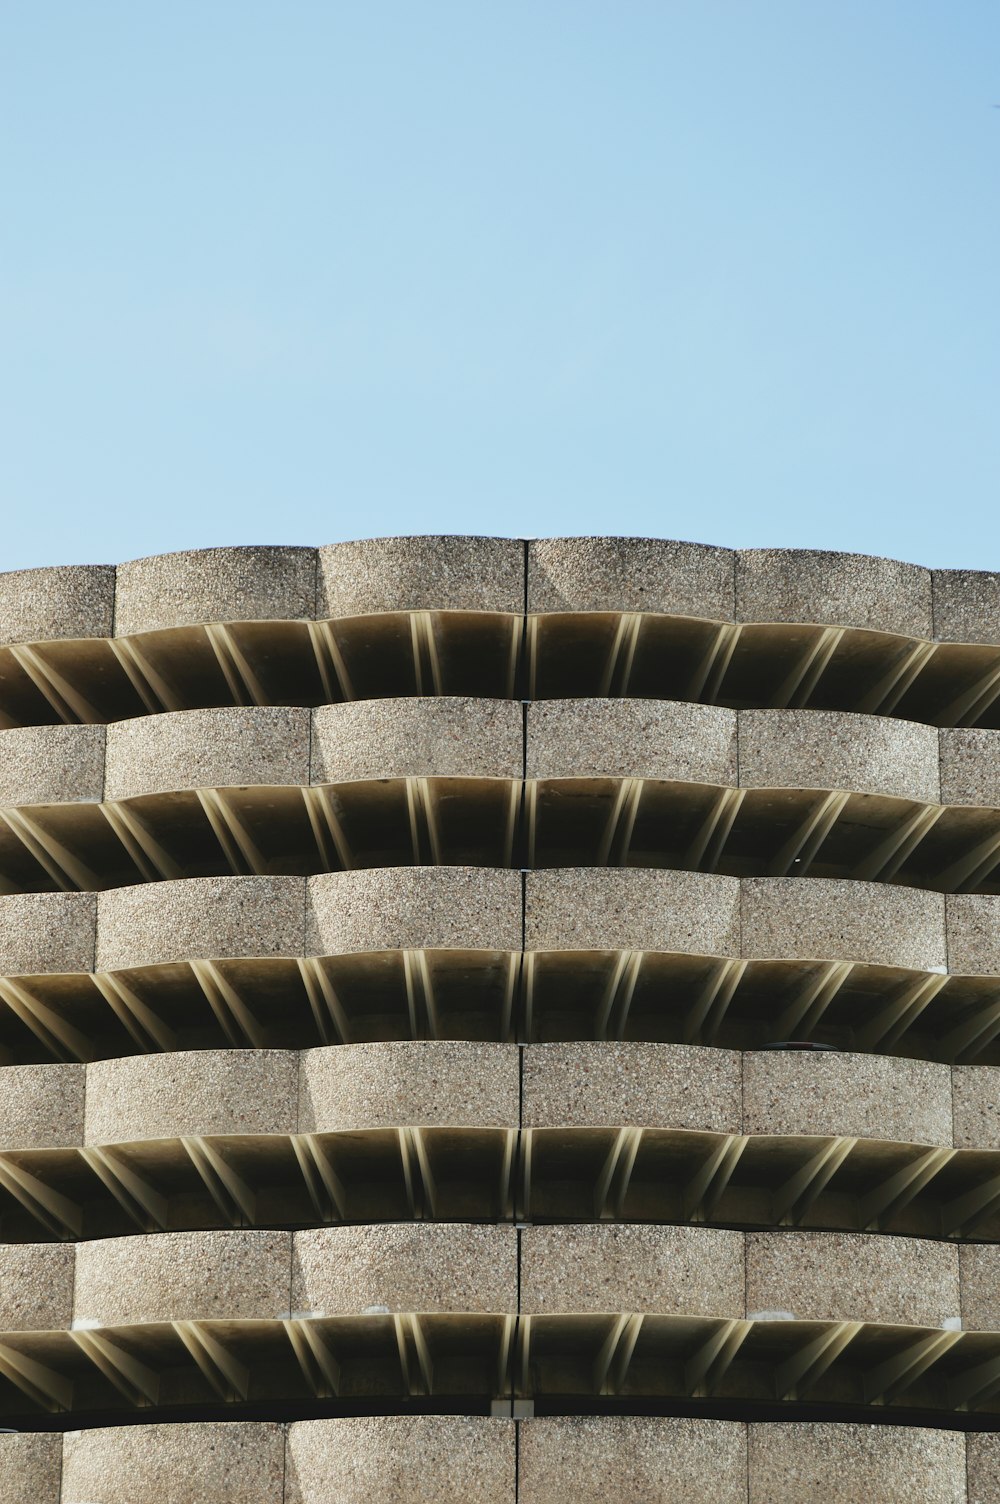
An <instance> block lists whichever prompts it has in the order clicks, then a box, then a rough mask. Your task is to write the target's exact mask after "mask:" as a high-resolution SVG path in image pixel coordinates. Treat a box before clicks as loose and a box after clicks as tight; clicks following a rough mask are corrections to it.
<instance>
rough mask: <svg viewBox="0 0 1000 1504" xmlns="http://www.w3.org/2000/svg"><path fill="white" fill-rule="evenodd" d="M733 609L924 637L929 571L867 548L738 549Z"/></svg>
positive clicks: (753, 616)
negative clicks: (844, 551)
mask: <svg viewBox="0 0 1000 1504" xmlns="http://www.w3.org/2000/svg"><path fill="white" fill-rule="evenodd" d="M736 616H737V620H739V621H745V622H779V621H810V622H813V621H814V622H823V623H826V624H829V625H830V626H836V627H863V628H867V629H873V630H874V631H877V632H895V633H899V634H900V635H901V636H907V637H931V636H933V631H934V622H933V613H932V608H931V572H930V570H929V569H921V568H920V566H919V565H917V564H903V563H900V561H899V560H897V559H880V558H877V557H875V556H873V555H870V554H841V553H831V552H825V551H823V550H821V549H808V548H748V549H743V550H741V551H740V552H739V553H738V554H737V555H736Z"/></svg>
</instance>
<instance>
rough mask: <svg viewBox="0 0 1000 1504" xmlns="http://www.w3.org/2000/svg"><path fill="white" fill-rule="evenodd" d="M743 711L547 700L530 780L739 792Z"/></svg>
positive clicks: (532, 714)
mask: <svg viewBox="0 0 1000 1504" xmlns="http://www.w3.org/2000/svg"><path fill="white" fill-rule="evenodd" d="M736 724H737V722H736V712H735V711H734V710H727V709H725V708H724V707H722V706H719V705H687V704H680V703H677V702H675V701H673V700H595V699H587V700H540V701H538V702H537V703H536V704H534V705H530V706H529V707H528V722H527V740H526V749H527V764H526V767H527V776H528V777H529V778H609V777H614V778H664V779H677V780H679V781H681V782H687V783H716V784H724V785H726V786H728V787H735V786H736V784H737V783H738V781H739V773H738V768H739V758H738V756H737V746H736Z"/></svg>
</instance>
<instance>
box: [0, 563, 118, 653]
mask: <svg viewBox="0 0 1000 1504" xmlns="http://www.w3.org/2000/svg"><path fill="white" fill-rule="evenodd" d="M114 619H115V568H114V565H113V564H71V565H65V564H63V565H55V566H54V567H52V568H48V569H17V570H14V571H12V572H11V573H10V574H0V642H4V643H7V642H44V641H46V640H48V639H53V638H74V637H110V635H111V633H112V632H113V631H114Z"/></svg>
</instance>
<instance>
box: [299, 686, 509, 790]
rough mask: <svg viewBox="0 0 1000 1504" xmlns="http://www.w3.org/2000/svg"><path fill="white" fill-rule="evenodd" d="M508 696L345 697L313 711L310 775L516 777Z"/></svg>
mask: <svg viewBox="0 0 1000 1504" xmlns="http://www.w3.org/2000/svg"><path fill="white" fill-rule="evenodd" d="M522 766H523V723H522V715H521V706H520V705H519V704H518V703H517V702H516V701H514V700H474V699H469V698H462V697H442V698H440V699H430V698H426V699H399V700H352V701H350V702H347V703H345V704H343V705H321V706H320V707H319V709H318V710H314V711H313V751H312V782H313V783H335V782H337V781H338V780H346V779H350V778H410V777H413V778H420V777H431V776H433V775H435V774H436V775H438V776H439V777H444V778H520V776H521V769H522Z"/></svg>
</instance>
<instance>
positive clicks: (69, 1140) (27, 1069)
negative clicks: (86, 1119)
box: [0, 1065, 87, 1149]
mask: <svg viewBox="0 0 1000 1504" xmlns="http://www.w3.org/2000/svg"><path fill="white" fill-rule="evenodd" d="M86 1080H87V1077H86V1067H85V1066H82V1065H5V1066H4V1067H3V1069H2V1083H0V1084H2V1087H3V1089H2V1091H0V1147H2V1148H4V1149H54V1148H58V1147H60V1146H71V1145H72V1146H75V1145H78V1144H81V1143H82V1142H83V1112H84V1106H83V1104H84V1096H85V1092H86Z"/></svg>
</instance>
